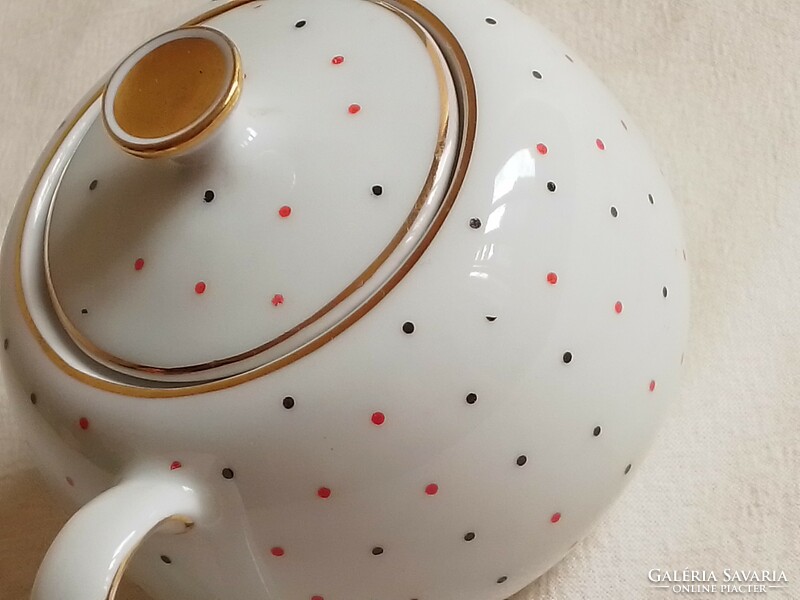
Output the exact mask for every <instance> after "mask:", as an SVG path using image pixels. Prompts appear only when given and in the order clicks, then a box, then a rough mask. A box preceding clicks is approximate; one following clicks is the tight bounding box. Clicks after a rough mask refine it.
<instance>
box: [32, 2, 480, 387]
mask: <svg viewBox="0 0 800 600" xmlns="http://www.w3.org/2000/svg"><path fill="white" fill-rule="evenodd" d="M258 1H264V0H233V1H231V2H228V3H227V4H225V5H221V6H218V7H215V8H214V9H211V10H209V11H208V12H206V13H203V14H202V15H199V16H198V17H196V18H195V19H192V20H191V21H189V22H188V23H186V24H185V25H184V27H188V26H195V25H198V24H200V23H203V22H205V21H207V20H208V19H211V18H213V17H215V16H218V15H220V14H223V13H225V12H227V11H229V10H232V9H234V8H237V7H239V6H242V5H245V4H249V3H252V2H258ZM369 1H371V2H374V3H375V4H378V5H380V6H383V7H385V8H388V9H391V10H393V11H394V12H396V13H398V14H405V16H406V17H408V18H409V19H411V20H412V21H414V22H416V23H419V24H421V25H422V26H423V28H424V29H425V30H426V31H427V32H428V33H430V34H431V36H432V37H433V38H434V40H435V42H436V43H437V44H438V47H439V49H440V50H441V51H442V53H443V55H444V57H445V60H446V61H447V64H448V66H449V68H450V72H451V74H452V76H453V80H454V83H455V88H456V95H457V102H458V106H459V109H460V116H461V118H460V120H459V132H458V137H459V142H460V144H459V152H458V156H457V157H456V162H455V166H454V169H453V174H452V178H451V181H450V186H449V188H448V190H447V192H446V194H445V197H444V200H443V202H442V206H441V208H440V210H439V212H438V213H437V214H436V216H435V217H434V219H433V221H432V223H431V225H430V226H429V228H428V230H427V231H426V232H425V234H424V236H423V237H422V239H421V240H420V242H419V243H418V244H417V246H416V248H415V249H414V251H413V252H412V253H411V254H410V255H409V256H408V257H407V259H406V261H405V262H404V263H403V264H402V265H401V267H400V268H399V269H398V270H397V271H396V272H395V273H394V274H392V276H391V277H390V278H389V279H388V280H387V281H386V282H385V283H384V285H383V286H382V287H381V288H380V289H378V290H377V291H376V292H375V293H374V294H373V295H372V296H371V297H370V298H369V299H368V300H367V301H366V302H364V303H363V304H362V305H361V306H360V307H359V308H358V309H356V310H355V311H354V312H352V313H350V314H349V315H347V317H345V318H344V319H342V320H341V321H340V322H339V323H337V324H336V325H335V326H334V327H332V328H331V329H330V330H328V331H327V332H326V333H325V334H324V335H322V336H319V337H317V338H315V339H313V340H312V341H311V342H309V343H307V344H305V345H304V346H302V347H300V348H298V349H297V350H295V351H293V352H290V353H288V354H286V355H285V356H283V357H281V358H280V359H278V360H275V361H273V362H271V363H268V364H266V365H263V366H261V367H258V368H255V369H253V370H251V371H247V372H244V373H241V374H238V375H233V376H230V377H227V378H224V379H220V380H216V381H211V382H207V383H200V384H193V385H185V386H178V387H159V388H153V387H137V386H134V385H125V384H120V383H115V382H111V381H107V380H105V379H101V378H98V377H95V376H93V375H90V374H88V373H85V372H83V371H80V370H78V369H76V368H75V367H73V366H72V365H70V364H69V363H67V362H66V361H65V360H64V359H63V358H62V357H61V356H59V354H58V353H57V352H56V351H55V350H54V349H53V348H52V347H51V346H50V345H49V344H48V342H47V340H45V339H44V336H43V335H42V333H41V332H40V331H39V329H38V328H37V327H36V324H35V323H34V321H33V318H32V316H31V314H30V311H29V310H28V307H27V304H26V301H25V296H24V292H23V288H22V272H21V253H22V234H23V231H24V225H25V223H26V222H27V213H29V211H30V207H31V204H32V202H33V198H34V196H35V195H36V191H37V190H38V187H39V183H40V182H41V179H42V177H43V176H44V173H45V172H46V170H47V168H48V167H49V166H50V164H51V163H52V159H53V157H54V156H55V155H56V153H57V152H58V150H59V148H60V147H61V145H62V144H63V142H64V140H65V139H66V137H67V134H68V132H69V131H71V130H72V128H73V127H74V126H75V125H76V124H77V123H78V122H79V121H80V120H81V119H82V118H83V116H84V115H85V114H86V112H87V111H88V110H89V108H90V107H91V106H93V105H94V103H95V102H96V101H97V100H98V99H99V98H100V96H101V94H102V89H100V90H98V92H97V93H96V94H94V95H93V96H92V97H91V99H90V100H89V101H88V102H87V104H86V105H85V106H83V107H82V109H81V110H80V111H79V112H78V114H77V115H76V116H75V118H74V119H73V120H72V122H71V123H68V124H67V126H65V127H64V129H63V131H62V134H61V136H60V137H59V139H57V140H56V141H55V143H54V144H53V147H52V149H51V153H50V156H48V157H47V160H46V161H45V162H44V164H43V166H42V168H41V170H40V172H39V173H38V174H37V178H38V181H37V183H36V185H33V186H31V187H32V191H31V193H30V196H29V197H28V198H27V209H26V218H25V219H23V220H22V224H21V230H20V232H19V239H18V243H17V255H16V292H17V300H18V303H19V306H20V308H21V311H22V313H23V317H24V319H25V321H26V322H27V324H28V327H29V328H30V330H31V332H32V333H33V335H34V336H35V338H36V340H37V341H38V343H39V345H40V346H41V348H42V349H43V351H44V352H45V354H46V355H47V356H48V357H49V358H50V359H51V360H52V361H53V363H55V364H56V365H57V366H58V367H59V368H60V369H61V370H62V371H63V372H65V373H66V374H67V375H69V376H70V377H72V378H74V379H76V380H78V381H81V382H82V383H85V384H87V385H90V386H92V387H94V388H97V389H102V390H105V391H109V392H112V393H116V394H119V395H122V396H129V397H138V398H179V397H186V396H192V395H197V394H203V393H207V392H214V391H219V390H223V389H228V388H231V387H235V386H238V385H241V384H243V383H245V382H248V381H252V380H254V379H258V378H260V377H263V376H265V375H267V374H269V373H272V372H274V371H277V370H279V369H281V368H283V367H285V366H287V365H289V364H291V363H293V362H295V361H297V360H299V359H300V358H303V357H304V356H306V355H308V354H310V353H311V352H314V351H315V350H317V349H319V348H321V347H322V346H324V345H325V344H327V343H328V342H330V341H331V340H333V339H334V338H336V337H337V336H339V335H340V334H341V333H342V332H344V331H345V330H347V329H348V328H349V327H351V326H352V325H353V324H355V323H356V322H358V321H359V320H360V319H361V318H362V317H363V316H364V315H366V314H367V313H368V312H370V311H371V310H372V309H373V308H374V307H375V306H376V305H377V304H378V303H379V302H380V301H381V300H382V299H383V298H384V297H385V296H386V295H387V294H388V293H389V292H390V291H391V290H392V289H394V287H395V286H396V285H397V284H398V283H399V282H400V281H401V280H402V279H403V278H405V276H406V275H407V274H408V272H409V271H410V270H411V268H412V267H413V266H414V265H415V264H416V263H417V261H419V259H420V258H421V256H422V255H423V254H424V253H425V251H426V250H427V248H428V247H429V246H430V244H431V242H432V241H433V239H434V238H435V237H436V234H437V233H438V232H439V230H440V229H441V227H442V225H443V224H444V221H445V219H446V218H447V216H448V215H449V213H450V210H451V209H452V207H453V205H454V204H455V202H456V199H457V198H458V194H459V192H460V191H461V187H462V185H463V183H464V179H465V177H466V173H467V170H468V168H469V164H470V161H471V158H472V153H473V148H474V144H475V132H476V129H477V117H478V113H477V93H476V89H475V81H474V78H473V75H472V70H471V68H470V65H469V62H468V60H467V57H466V54H465V53H464V50H463V48H462V47H461V45H460V44H459V42H458V40H457V39H456V38H455V36H454V35H453V33H452V32H451V31H450V30H449V29H448V28H447V27H446V26H445V25H444V23H442V22H441V21H440V20H439V19H438V18H437V17H436V16H435V15H434V14H433V13H431V12H430V11H429V10H428V9H426V8H424V7H423V6H421V5H419V4H418V3H417V2H416V1H415V0H369ZM411 217H416V213H412V215H411ZM411 217H409V218H411ZM331 308H332V307H331ZM323 310H324V309H323ZM328 310H330V308H329V309H328Z"/></svg>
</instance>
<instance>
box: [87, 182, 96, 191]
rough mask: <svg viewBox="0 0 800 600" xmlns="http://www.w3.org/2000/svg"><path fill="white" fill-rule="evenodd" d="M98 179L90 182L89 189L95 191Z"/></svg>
mask: <svg viewBox="0 0 800 600" xmlns="http://www.w3.org/2000/svg"><path fill="white" fill-rule="evenodd" d="M97 183H98V182H97V179H95V180H93V181H92V183H90V184H89V189H90V190H92V191H95V190H96V189H97Z"/></svg>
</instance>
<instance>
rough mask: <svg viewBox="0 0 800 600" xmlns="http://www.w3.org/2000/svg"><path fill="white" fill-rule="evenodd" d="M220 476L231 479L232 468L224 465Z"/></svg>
mask: <svg viewBox="0 0 800 600" xmlns="http://www.w3.org/2000/svg"><path fill="white" fill-rule="evenodd" d="M222 476H223V477H224V478H225V479H233V469H229V468H228V467H225V468H224V469H222Z"/></svg>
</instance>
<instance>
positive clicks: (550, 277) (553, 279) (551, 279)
mask: <svg viewBox="0 0 800 600" xmlns="http://www.w3.org/2000/svg"><path fill="white" fill-rule="evenodd" d="M547 283H549V284H550V285H555V284H557V283H558V275H556V274H555V273H548V274H547Z"/></svg>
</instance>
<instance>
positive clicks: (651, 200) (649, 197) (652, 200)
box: [647, 194, 656, 204]
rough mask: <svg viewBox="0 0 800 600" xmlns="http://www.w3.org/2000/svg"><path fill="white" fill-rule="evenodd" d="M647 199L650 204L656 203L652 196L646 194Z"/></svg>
mask: <svg viewBox="0 0 800 600" xmlns="http://www.w3.org/2000/svg"><path fill="white" fill-rule="evenodd" d="M647 199H648V200H649V201H650V204H655V203H656V201H655V199H654V198H653V194H647Z"/></svg>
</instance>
